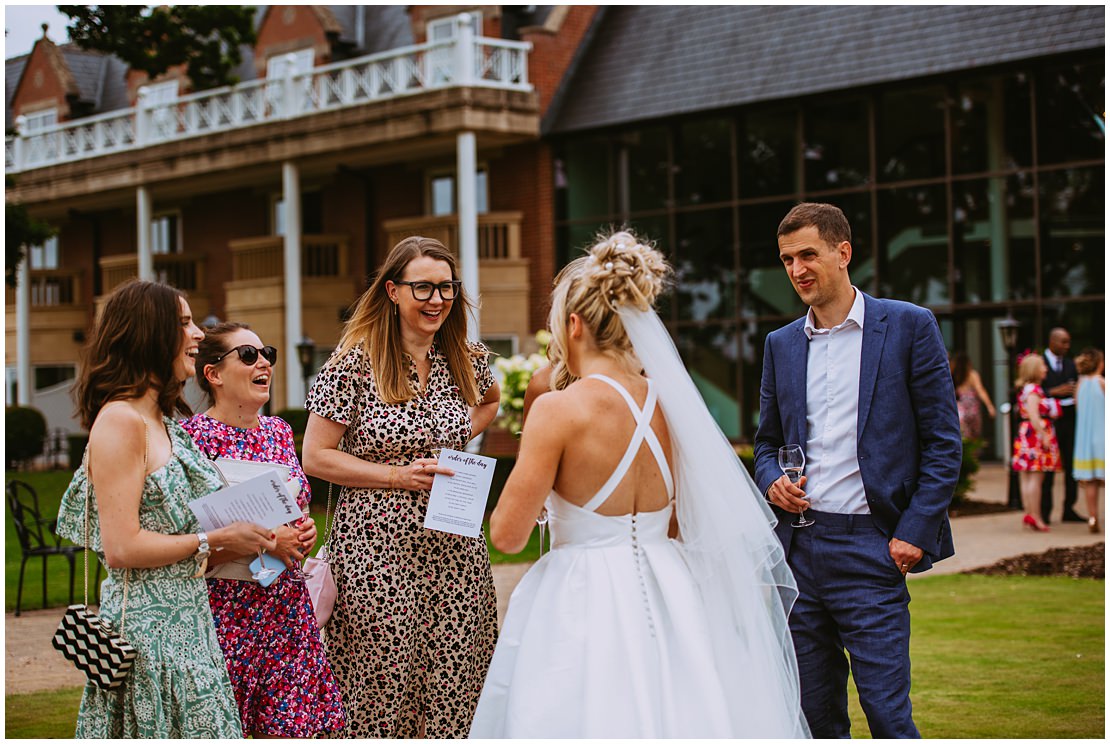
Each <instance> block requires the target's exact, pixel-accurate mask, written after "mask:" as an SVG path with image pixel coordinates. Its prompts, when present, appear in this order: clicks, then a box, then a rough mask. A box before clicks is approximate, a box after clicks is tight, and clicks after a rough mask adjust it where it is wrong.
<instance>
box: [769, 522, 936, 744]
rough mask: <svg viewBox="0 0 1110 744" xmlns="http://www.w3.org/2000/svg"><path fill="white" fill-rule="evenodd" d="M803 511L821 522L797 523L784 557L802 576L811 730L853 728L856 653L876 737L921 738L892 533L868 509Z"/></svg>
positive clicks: (799, 630)
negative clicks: (888, 535)
mask: <svg viewBox="0 0 1110 744" xmlns="http://www.w3.org/2000/svg"><path fill="white" fill-rule="evenodd" d="M806 515H807V516H809V517H812V518H813V520H814V522H815V524H813V525H812V526H810V527H803V528H798V529H796V530H794V533H793V535H792V536H791V537H792V540H791V543H790V547H789V553H788V556H787V561H788V563H789V564H790V568H791V569H792V570H793V572H794V576H795V578H796V579H797V582H798V591H799V596H798V601H797V602H796V603H795V605H794V609H793V611H792V612H791V613H790V631H791V633H792V635H793V637H794V649H795V651H796V653H797V656H798V669H799V672H800V674H801V686H802V709H803V711H804V712H805V716H806V720H807V721H808V722H809V726H810V729H811V730H812V732H813V736H814V738H818V739H847V738H850V736H851V724H850V722H849V720H848V692H847V684H848V668H849V659H850V660H851V670H852V677H853V678H854V680H855V683H856V689H857V690H858V691H859V697H860V704H861V705H862V707H863V711H864V713H865V714H866V715H867V723H868V726H869V728H870V729H871V735H872V736H873V737H874V738H876V739H878V738H890V739H906V738H920V736H921V735H920V734H919V733H918V731H917V727H916V726H915V725H914V723H913V711H912V707H911V704H910V612H909V603H910V594H909V591H908V590H907V588H906V579H905V577H904V576H903V575H902V572H901V570H900V569H899V567H898V566H896V565H894V561H893V560H892V559H891V557H890V548H889V543H888V539H887V538H886V537H885V536H884V535H883V534H882V533H881V532H880V531H879V530H878V528H876V527H875V525H874V523H873V522H872V519H871V516H870V515H866V514H830V513H826V512H819V511H815V510H813V509H810V510H808V511H807V512H806ZM845 651H847V656H848V658H846V657H845Z"/></svg>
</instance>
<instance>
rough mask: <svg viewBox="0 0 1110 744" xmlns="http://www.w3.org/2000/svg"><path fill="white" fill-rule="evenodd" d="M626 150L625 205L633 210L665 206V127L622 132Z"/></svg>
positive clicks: (666, 163)
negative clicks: (626, 185)
mask: <svg viewBox="0 0 1110 744" xmlns="http://www.w3.org/2000/svg"><path fill="white" fill-rule="evenodd" d="M621 141H622V143H623V145H624V147H625V148H627V150H628V207H629V209H630V210H631V211H633V212H639V211H642V210H647V209H661V208H663V207H665V206H667V169H668V154H667V130H666V128H664V127H656V128H654V129H644V130H641V131H637V132H629V133H627V134H625V135H624V136H623V137H622V138H621Z"/></svg>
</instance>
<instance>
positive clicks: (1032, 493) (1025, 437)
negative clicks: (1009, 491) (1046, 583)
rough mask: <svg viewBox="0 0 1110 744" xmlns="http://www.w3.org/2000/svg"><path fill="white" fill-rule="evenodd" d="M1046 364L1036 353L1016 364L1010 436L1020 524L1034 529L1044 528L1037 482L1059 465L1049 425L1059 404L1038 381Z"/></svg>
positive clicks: (1028, 355) (1046, 370)
mask: <svg viewBox="0 0 1110 744" xmlns="http://www.w3.org/2000/svg"><path fill="white" fill-rule="evenodd" d="M1046 374H1048V365H1047V364H1046V363H1045V360H1044V357H1042V356H1040V355H1039V354H1027V355H1026V356H1025V357H1024V358H1023V359H1022V360H1021V362H1020V363H1019V364H1018V380H1017V386H1018V388H1019V389H1020V391H1021V392H1020V393H1019V394H1018V407H1019V409H1020V411H1021V419H1022V420H1021V427H1020V428H1018V433H1017V436H1016V437H1015V438H1014V464H1013V468H1014V470H1016V471H1018V477H1019V478H1020V481H1021V502H1022V504H1023V505H1024V507H1025V516H1024V517H1023V518H1022V524H1024V525H1025V526H1026V527H1029V528H1030V529H1031V530H1034V531H1036V532H1048V531H1049V527H1048V525H1046V524H1045V523H1044V522H1043V521H1041V517H1040V513H1041V512H1040V508H1041V507H1040V504H1041V483H1042V481H1043V480H1044V474H1045V473H1046V472H1055V471H1057V470H1059V469H1060V444H1059V443H1058V442H1057V441H1056V432H1055V431H1054V430H1053V428H1052V419H1054V418H1059V416H1060V404H1059V403H1058V402H1057V401H1056V399H1055V398H1046V397H1045V394H1044V390H1042V389H1041V381H1042V380H1044V378H1045V375H1046Z"/></svg>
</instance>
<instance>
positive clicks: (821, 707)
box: [755, 203, 962, 738]
mask: <svg viewBox="0 0 1110 744" xmlns="http://www.w3.org/2000/svg"><path fill="white" fill-rule="evenodd" d="M851 238H852V236H851V228H850V227H849V225H848V220H847V218H846V217H845V216H844V213H843V212H841V211H840V209H838V208H837V207H835V206H833V205H831V204H812V203H807V204H799V205H798V206H796V207H794V209H792V210H791V211H790V213H789V214H787V215H786V217H785V218H784V219H783V221H782V223H781V224H780V225H779V230H778V245H779V258H780V259H781V260H782V262H783V265H784V266H785V267H786V272H787V274H788V275H789V277H790V282H791V284H793V285H794V289H795V290H796V291H797V292H798V295H799V296H800V297H801V298H802V301H803V302H805V304H806V305H808V306H809V312H808V313H807V314H806V316H805V317H803V318H799V319H798V320H796V321H794V322H793V323H791V324H789V325H787V326H785V327H783V328H780V329H778V330H777V331H775V332H773V333H771V334H770V335H769V336H767V342H766V346H765V349H764V356H763V380H762V384H761V386H760V404H759V429H758V431H757V432H756V439H755V468H756V482H757V483H758V484H759V488H760V490H761V491H762V492H763V493H764V494H765V495H766V497H767V499H768V501H770V503H771V504H772V507H773V508H774V510H775V512H776V515H777V516H778V518H779V522H778V525H777V526H776V528H775V532H776V533H777V534H778V536H779V539H780V540H781V541H782V544H783V547H784V548H785V551H786V555H787V561H788V562H789V564H790V568H791V569H792V570H793V572H794V576H795V578H796V579H797V582H798V590H799V596H798V600H797V602H796V603H795V605H794V609H793V611H792V612H791V614H790V630H791V634H792V635H793V638H794V648H795V651H796V652H797V657H798V669H799V672H800V675H801V691H802V709H803V710H804V712H805V715H806V719H807V721H808V722H809V726H810V729H811V730H812V732H813V736H814V737H815V738H848V737H850V736H851V731H850V726H851V725H850V722H849V720H848V691H847V684H848V665H849V662H848V659H847V658H845V651H847V654H848V657H850V659H851V670H852V676H853V678H854V679H855V683H856V687H857V689H858V690H859V697H860V703H861V705H862V707H863V710H864V713H865V714H866V715H867V723H868V726H869V727H870V729H871V735H872V736H873V737H874V738H918V737H920V734H919V733H918V730H917V727H916V726H915V725H914V722H913V711H912V707H911V704H910V697H909V695H910V658H909V650H910V614H909V601H910V595H909V592H908V591H907V589H906V573H907V572H909V571H913V572H918V571H924V570H927V569H928V568H929V567H930V566H932V564H933V562H934V561H939V560H941V559H943V558H947V557H948V556H950V555H952V554H953V552H954V550H953V547H952V532H951V527H950V526H949V523H948V512H947V508H948V504H949V502H950V501H951V500H952V492H953V489H954V488H955V485H956V479H957V476H958V475H959V472H960V461H961V456H962V443H961V439H960V424H959V419H958V417H957V414H956V394H955V391H954V390H953V386H952V375H951V373H950V372H949V367H948V358H947V353H946V351H945V348H944V343H943V341H942V339H941V335H940V329H939V327H938V326H937V321H936V319H935V318H934V317H933V314H932V313H931V312H929V311H928V310H925V309H923V308H920V307H917V306H916V305H911V304H909V303H906V302H899V301H896V300H883V299H876V298H874V297H870V296H868V295H866V294H864V293H863V292H860V291H859V290H858V289H856V288H855V287H853V286H852V283H851V280H850V279H849V278H848V264H849V263H850V262H851V259H852V244H851ZM785 444H800V445H801V446H802V449H803V450H804V452H805V456H806V467H805V475H804V476H802V478H801V479H800V480H799V481H798V482H797V483H792V482H791V481H790V479H789V478H788V477H787V476H785V475H783V471H782V470H781V469H780V468H779V465H778V450H779V447H781V446H783V445H785ZM803 510H805V516H806V517H807V518H809V519H812V520H813V524H812V525H810V526H808V527H792V526H791V524H790V523H791V522H793V521H794V518H795V517H796V516H797V513H799V512H802V511H803Z"/></svg>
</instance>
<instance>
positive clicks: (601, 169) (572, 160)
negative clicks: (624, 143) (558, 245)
mask: <svg viewBox="0 0 1110 744" xmlns="http://www.w3.org/2000/svg"><path fill="white" fill-rule="evenodd" d="M562 164H563V170H562V172H561V175H562V178H563V179H564V180H565V184H566V188H565V192H566V215H565V216H566V219H570V220H575V219H582V218H584V217H596V216H598V215H604V214H609V213H610V212H614V211H616V209H615V205H613V204H611V203H610V202H609V195H610V193H612V189H611V188H610V179H609V174H610V172H611V171H612V168H611V167H610V165H609V143H608V142H606V141H605V140H602V139H598V138H593V137H591V138H588V139H582V140H575V141H573V142H568V143H567V144H566V146H565V148H564V150H563V157H562ZM557 175H559V174H558V173H557ZM556 185H557V186H558V182H556Z"/></svg>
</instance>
